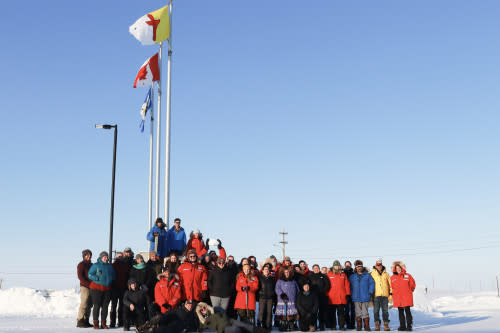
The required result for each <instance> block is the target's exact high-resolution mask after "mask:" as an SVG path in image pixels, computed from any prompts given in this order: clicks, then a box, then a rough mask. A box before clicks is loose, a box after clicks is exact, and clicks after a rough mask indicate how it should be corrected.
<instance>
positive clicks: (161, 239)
mask: <svg viewBox="0 0 500 333" xmlns="http://www.w3.org/2000/svg"><path fill="white" fill-rule="evenodd" d="M155 232H157V233H159V235H158V248H157V249H156V255H157V256H160V257H162V258H165V257H166V256H167V254H168V249H167V231H166V230H165V227H162V228H159V227H158V226H157V225H156V224H155V225H154V226H153V227H152V228H151V230H150V231H149V232H148V235H147V236H146V238H147V240H148V241H150V242H151V244H150V246H149V251H154V249H155V236H154V235H153V234H154V233H155Z"/></svg>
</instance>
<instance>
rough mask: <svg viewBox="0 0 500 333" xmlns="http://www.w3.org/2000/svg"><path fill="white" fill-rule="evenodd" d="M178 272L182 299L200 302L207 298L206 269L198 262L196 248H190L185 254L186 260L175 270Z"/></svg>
mask: <svg viewBox="0 0 500 333" xmlns="http://www.w3.org/2000/svg"><path fill="white" fill-rule="evenodd" d="M177 274H179V278H180V282H181V286H182V294H183V296H184V299H186V300H192V301H196V302H200V301H201V300H202V299H206V298H208V290H207V289H208V287H207V270H206V268H205V266H203V265H202V264H200V263H198V256H197V255H196V250H195V249H191V250H189V251H188V252H187V254H186V260H185V261H184V263H183V264H182V265H180V266H179V268H178V270H177Z"/></svg>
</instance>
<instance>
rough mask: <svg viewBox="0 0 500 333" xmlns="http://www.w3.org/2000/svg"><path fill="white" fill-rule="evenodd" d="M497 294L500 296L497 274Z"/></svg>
mask: <svg viewBox="0 0 500 333" xmlns="http://www.w3.org/2000/svg"><path fill="white" fill-rule="evenodd" d="M497 295H498V297H500V288H499V287H498V275H497Z"/></svg>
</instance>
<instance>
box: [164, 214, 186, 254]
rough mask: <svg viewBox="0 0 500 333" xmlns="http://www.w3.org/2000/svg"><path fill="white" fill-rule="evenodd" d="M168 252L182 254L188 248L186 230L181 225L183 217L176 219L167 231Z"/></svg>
mask: <svg viewBox="0 0 500 333" xmlns="http://www.w3.org/2000/svg"><path fill="white" fill-rule="evenodd" d="M167 248H168V250H167V252H168V253H172V252H173V253H175V254H176V255H177V256H181V255H182V254H183V253H184V251H185V250H186V232H185V231H184V228H182V227H181V219H180V218H176V219H175V220H174V226H173V227H172V228H170V229H169V230H168V231H167Z"/></svg>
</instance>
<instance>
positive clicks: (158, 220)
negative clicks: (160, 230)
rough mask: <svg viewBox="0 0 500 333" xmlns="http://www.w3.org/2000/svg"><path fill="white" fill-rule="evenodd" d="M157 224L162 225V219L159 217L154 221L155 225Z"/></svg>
mask: <svg viewBox="0 0 500 333" xmlns="http://www.w3.org/2000/svg"><path fill="white" fill-rule="evenodd" d="M158 222H160V223H163V219H162V218H161V217H159V218H157V219H156V221H155V224H156V223H158Z"/></svg>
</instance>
